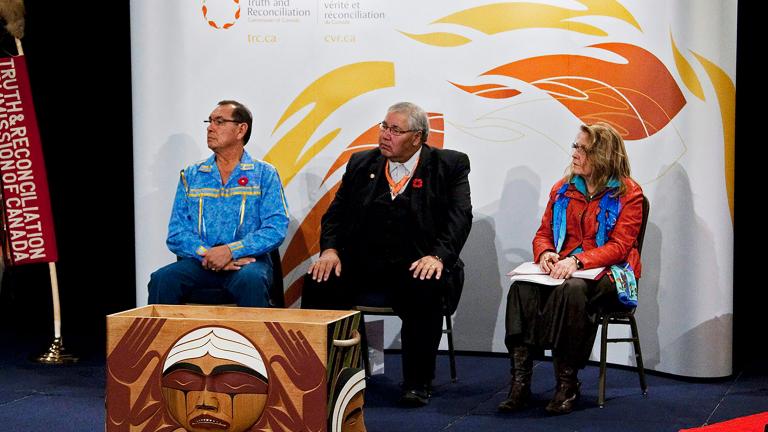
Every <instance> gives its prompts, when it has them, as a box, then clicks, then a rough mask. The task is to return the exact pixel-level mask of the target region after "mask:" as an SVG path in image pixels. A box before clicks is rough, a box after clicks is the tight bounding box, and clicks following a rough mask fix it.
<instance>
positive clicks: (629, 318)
mask: <svg viewBox="0 0 768 432" xmlns="http://www.w3.org/2000/svg"><path fill="white" fill-rule="evenodd" d="M650 208H651V205H650V203H649V202H648V198H647V197H646V196H645V195H643V222H642V224H641V225H640V232H639V233H638V235H637V250H638V252H640V253H641V254H642V251H643V239H644V238H645V227H646V224H647V223H648V213H649V211H650ZM598 320H599V321H600V323H601V324H602V332H601V338H600V380H599V383H598V396H597V404H598V405H600V408H602V407H603V406H604V405H605V381H606V352H607V350H608V344H609V343H616V342H631V343H632V344H633V345H634V350H635V361H636V363H637V373H638V375H639V377H640V390H642V392H643V396H647V395H648V385H647V384H646V382H645V368H644V367H643V353H642V351H641V350H640V336H639V334H638V332H637V322H636V321H635V309H631V310H627V311H620V312H605V313H603V314H601V316H600V317H599V318H598ZM609 324H622V325H628V326H629V327H630V329H631V331H632V337H629V338H608V325H609Z"/></svg>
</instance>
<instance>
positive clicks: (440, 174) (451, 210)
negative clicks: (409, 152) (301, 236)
mask: <svg viewBox="0 0 768 432" xmlns="http://www.w3.org/2000/svg"><path fill="white" fill-rule="evenodd" d="M420 151H421V154H420V155H419V164H418V166H417V167H416V170H415V171H414V173H413V175H412V177H411V180H410V183H409V185H408V190H409V196H410V202H411V207H412V209H413V212H414V214H415V215H416V223H417V225H418V226H417V227H416V228H417V229H416V230H415V232H417V233H418V234H417V236H416V237H415V238H414V243H415V247H416V249H417V251H418V252H419V254H420V255H421V256H426V255H436V256H438V257H440V259H441V260H442V261H443V266H444V270H445V272H446V273H447V274H446V275H444V277H445V276H447V278H446V279H447V284H448V285H449V295H448V299H449V300H450V303H451V309H452V310H453V309H455V306H456V304H457V303H458V297H459V296H460V294H461V287H462V285H463V278H464V272H463V266H464V264H463V263H462V262H461V260H460V259H459V252H461V249H462V247H464V243H465V242H466V240H467V237H468V236H469V230H470V229H471V228H472V203H471V200H470V190H469V178H468V175H469V170H470V168H469V158H468V157H467V155H466V154H464V153H460V152H457V151H454V150H439V149H434V148H432V147H429V146H427V145H426V144H425V145H423V146H422V148H421V150H420ZM385 167H386V158H384V156H382V155H381V152H380V151H379V150H378V149H373V150H367V151H362V152H359V153H355V154H354V155H352V157H351V158H350V160H349V162H348V163H347V169H346V172H345V173H344V176H343V177H342V180H341V186H340V187H339V190H338V192H337V193H336V197H335V198H334V200H333V202H332V203H331V205H330V207H329V208H328V211H327V212H326V213H325V215H323V219H322V232H321V236H320V247H321V250H325V249H329V248H333V249H336V250H338V251H339V254H340V256H341V258H342V264H343V263H344V261H343V260H344V257H345V255H346V252H348V251H349V250H354V249H356V247H358V246H363V245H358V244H357V243H355V242H356V241H357V240H358V239H360V238H363V236H362V235H361V232H360V231H361V229H362V223H361V221H363V220H364V218H365V217H366V212H367V211H368V209H369V207H370V204H371V201H372V200H373V199H374V198H375V196H374V194H375V189H376V184H377V182H378V181H380V180H381V179H382V178H384V175H385V174H384V169H385Z"/></svg>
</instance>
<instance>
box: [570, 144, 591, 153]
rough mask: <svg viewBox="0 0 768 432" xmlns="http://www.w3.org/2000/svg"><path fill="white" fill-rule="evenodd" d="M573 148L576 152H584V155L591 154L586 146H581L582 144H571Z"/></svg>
mask: <svg viewBox="0 0 768 432" xmlns="http://www.w3.org/2000/svg"><path fill="white" fill-rule="evenodd" d="M571 148H572V149H573V150H574V151H580V152H582V153H584V154H587V153H589V152H590V149H588V148H587V146H585V145H581V144H579V143H577V142H575V143H573V144H571Z"/></svg>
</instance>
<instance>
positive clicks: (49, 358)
mask: <svg viewBox="0 0 768 432" xmlns="http://www.w3.org/2000/svg"><path fill="white" fill-rule="evenodd" d="M48 270H49V272H50V275H51V298H52V301H53V342H52V343H51V346H50V347H48V351H46V352H45V353H43V354H42V355H40V356H39V357H38V358H37V362H39V363H47V364H62V363H74V362H76V361H77V360H78V358H77V357H74V356H73V355H71V354H69V353H67V352H65V350H64V343H63V342H62V339H61V305H60V303H59V278H58V276H57V274H56V263H55V262H49V263H48Z"/></svg>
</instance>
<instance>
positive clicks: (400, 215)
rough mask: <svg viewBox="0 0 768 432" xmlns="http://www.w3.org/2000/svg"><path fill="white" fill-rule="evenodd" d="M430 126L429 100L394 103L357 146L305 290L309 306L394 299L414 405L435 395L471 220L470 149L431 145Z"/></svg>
mask: <svg viewBox="0 0 768 432" xmlns="http://www.w3.org/2000/svg"><path fill="white" fill-rule="evenodd" d="M428 134H429V121H428V119H427V115H426V113H425V112H424V110H422V109H421V108H419V107H418V106H416V105H414V104H412V103H408V102H401V103H398V104H395V105H393V106H392V107H390V108H389V110H388V111H387V115H386V118H385V119H384V121H383V122H381V130H380V132H379V148H378V149H373V150H367V151H362V152H359V153H356V154H354V155H353V156H352V158H351V159H350V160H349V163H348V164H347V169H346V172H345V173H344V176H343V178H342V181H341V187H340V188H339V191H338V192H337V193H336V197H335V198H334V200H333V202H332V203H331V205H330V207H329V208H328V211H327V212H326V213H325V215H324V216H323V219H322V234H321V237H320V247H321V253H320V257H319V259H318V260H317V261H316V262H314V263H313V264H312V266H311V267H310V268H309V271H308V276H307V280H306V283H305V285H304V294H303V297H302V307H304V308H318V309H349V308H351V307H352V306H354V305H369V306H384V305H386V306H392V307H393V309H394V310H395V312H396V313H397V314H398V316H400V318H401V319H402V321H403V326H402V331H401V339H402V354H403V378H404V383H403V395H402V397H401V399H400V401H401V403H403V404H404V405H408V406H423V405H426V404H427V403H428V402H429V397H430V386H431V382H432V379H433V378H434V372H435V357H436V355H437V348H438V346H439V344H440V338H441V336H442V314H443V312H442V311H443V301H444V299H446V300H447V304H448V307H450V308H451V310H455V307H456V303H457V302H458V297H459V295H460V292H461V286H462V284H463V280H464V271H463V266H464V264H463V263H462V262H461V260H460V259H459V252H460V251H461V248H462V247H463V246H464V242H465V241H466V240H467V236H468V235H469V230H470V228H471V226H472V204H471V202H470V192H469V179H468V175H469V158H468V157H467V155H466V154H464V153H460V152H457V151H453V150H439V149H435V148H432V147H430V146H428V145H427V144H426V142H427V136H428ZM342 263H343V269H344V270H343V272H342Z"/></svg>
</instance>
